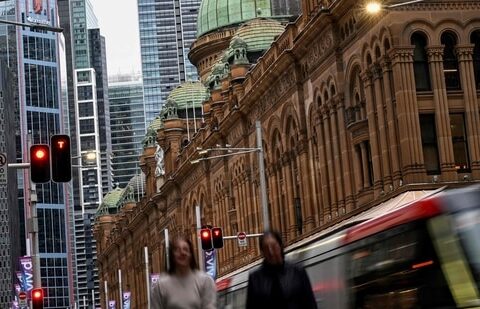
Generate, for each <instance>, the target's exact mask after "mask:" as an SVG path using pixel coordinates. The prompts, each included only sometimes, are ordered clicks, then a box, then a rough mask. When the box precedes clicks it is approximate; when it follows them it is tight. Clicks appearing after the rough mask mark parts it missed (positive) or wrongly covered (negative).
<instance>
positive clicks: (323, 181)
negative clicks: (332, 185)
mask: <svg viewBox="0 0 480 309" xmlns="http://www.w3.org/2000/svg"><path fill="white" fill-rule="evenodd" d="M318 116H319V119H322V118H323V116H322V114H321V112H320V113H319V115H318ZM323 127H324V126H323V121H322V120H320V121H319V124H318V135H319V136H318V148H319V149H318V160H319V165H320V186H321V187H320V188H321V191H320V192H321V201H322V202H321V204H320V205H321V208H322V210H321V212H322V216H323V218H322V219H321V221H322V222H326V221H327V217H328V216H329V215H330V199H329V196H330V195H329V192H328V177H327V176H328V171H327V155H326V146H325V144H326V143H325V133H324V132H323ZM322 132H323V134H322Z"/></svg>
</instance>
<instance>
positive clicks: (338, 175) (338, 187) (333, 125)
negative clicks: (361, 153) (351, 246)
mask: <svg viewBox="0 0 480 309" xmlns="http://www.w3.org/2000/svg"><path fill="white" fill-rule="evenodd" d="M328 103H329V105H330V132H331V140H330V144H331V145H332V150H333V169H334V171H335V174H333V175H331V178H332V179H333V180H334V181H335V182H334V190H335V192H336V195H337V199H336V201H337V203H335V207H334V208H333V209H332V217H333V218H337V217H338V215H339V208H342V207H344V205H345V204H344V203H345V201H344V197H343V190H342V189H343V188H342V186H343V183H342V160H341V157H340V150H339V140H338V134H337V107H336V106H335V101H334V99H333V98H332V99H331V100H330V102H328Z"/></svg>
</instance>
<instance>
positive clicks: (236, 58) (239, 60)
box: [229, 36, 249, 64]
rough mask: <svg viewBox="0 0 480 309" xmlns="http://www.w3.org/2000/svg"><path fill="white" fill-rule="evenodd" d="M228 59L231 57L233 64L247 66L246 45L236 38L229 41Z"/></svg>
mask: <svg viewBox="0 0 480 309" xmlns="http://www.w3.org/2000/svg"><path fill="white" fill-rule="evenodd" d="M229 54H230V55H229V58H230V57H231V56H233V64H248V63H249V61H248V58H247V43H245V41H244V40H243V39H241V38H240V37H238V36H235V37H233V38H232V40H231V41H230V49H229Z"/></svg>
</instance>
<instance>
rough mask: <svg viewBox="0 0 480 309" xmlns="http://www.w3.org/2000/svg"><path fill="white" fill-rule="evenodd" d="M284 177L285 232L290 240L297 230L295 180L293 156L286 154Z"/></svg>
mask: <svg viewBox="0 0 480 309" xmlns="http://www.w3.org/2000/svg"><path fill="white" fill-rule="evenodd" d="M283 157H284V160H283V176H284V179H285V183H286V186H285V191H284V192H285V199H286V203H285V204H286V205H285V207H284V210H285V217H286V218H285V230H286V232H287V235H288V238H287V240H290V239H291V238H293V237H294V236H295V232H296V228H295V210H294V206H293V186H294V180H293V179H292V178H293V175H292V174H293V173H292V171H293V169H292V160H293V159H292V156H291V155H287V154H284V155H283Z"/></svg>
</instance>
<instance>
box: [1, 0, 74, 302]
mask: <svg viewBox="0 0 480 309" xmlns="http://www.w3.org/2000/svg"><path fill="white" fill-rule="evenodd" d="M0 10H1V12H2V16H5V17H7V19H10V20H14V21H18V22H22V23H32V22H35V23H41V24H47V25H50V26H58V24H57V22H58V15H57V6H56V1H55V0H43V1H33V0H21V1H13V0H9V1H3V2H0ZM2 18H4V17H2ZM0 28H1V30H0V40H1V42H0V55H1V58H2V59H3V63H6V65H7V67H8V68H9V71H10V72H11V75H10V77H9V80H8V87H9V90H11V92H12V94H13V95H12V97H11V100H12V102H13V104H14V105H15V108H14V111H15V115H14V119H15V122H16V126H15V127H16V129H15V140H16V156H15V157H16V158H17V160H18V161H20V162H28V161H29V158H28V149H29V148H28V143H29V142H31V143H34V144H37V143H43V144H48V143H49V140H50V136H51V135H52V134H58V133H66V132H68V129H67V128H66V127H65V123H64V120H65V118H64V116H63V115H64V113H68V111H67V110H65V108H66V105H65V103H66V102H65V101H64V99H65V96H62V89H61V87H62V80H63V78H64V77H65V76H63V75H62V72H64V69H65V68H64V67H62V65H61V63H62V57H64V55H65V51H64V50H63V47H64V46H63V45H62V44H61V42H62V35H61V34H55V33H52V32H47V31H44V30H32V29H31V28H28V27H14V26H0ZM10 159H11V158H10ZM10 162H11V161H10ZM9 172H10V173H12V172H13V173H15V170H13V171H12V170H10V171H9ZM17 175H18V199H17V200H18V206H19V207H18V209H19V211H20V216H19V217H20V218H19V219H20V222H16V225H17V226H18V227H19V229H20V237H21V238H22V239H21V240H20V243H19V245H20V248H19V249H20V252H19V253H20V254H21V255H26V254H27V253H31V252H30V249H29V247H30V246H28V247H27V245H26V244H27V243H29V241H25V239H29V238H30V234H29V233H28V232H27V229H26V228H25V226H26V222H28V219H27V218H30V217H31V210H30V207H29V204H30V203H29V201H30V197H31V193H30V189H31V183H30V180H29V179H30V175H29V170H19V171H18V172H17ZM69 188H70V184H57V183H53V182H49V183H45V184H37V185H36V193H37V204H36V205H37V217H38V241H39V242H38V248H39V254H40V274H41V280H42V282H41V285H42V287H44V291H45V302H44V305H45V306H44V307H45V308H68V307H70V305H71V303H72V298H71V297H72V296H73V293H72V288H73V285H72V281H71V275H72V270H71V260H70V256H69V252H70V250H71V247H70V245H71V243H70V238H69V234H68V232H69V229H68V224H69V222H68V220H67V218H68V216H69V212H68V203H69V195H68V192H69V191H70V190H69ZM12 218H13V217H11V219H12ZM11 219H10V220H11ZM13 219H15V218H13ZM12 232H14V231H12ZM12 254H15V253H14V252H12ZM17 255H18V253H17ZM12 263H13V262H12ZM12 269H16V270H19V265H18V263H17V264H16V265H12ZM10 289H11V291H13V286H11V287H10ZM11 296H12V299H10V301H12V300H13V293H11ZM8 306H9V305H8ZM8 306H4V305H3V299H0V307H2V308H3V307H7V308H8Z"/></svg>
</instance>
